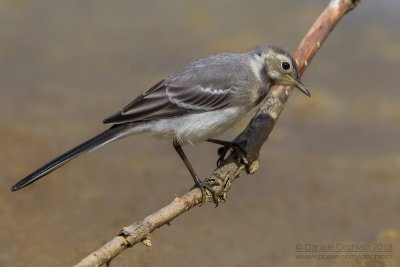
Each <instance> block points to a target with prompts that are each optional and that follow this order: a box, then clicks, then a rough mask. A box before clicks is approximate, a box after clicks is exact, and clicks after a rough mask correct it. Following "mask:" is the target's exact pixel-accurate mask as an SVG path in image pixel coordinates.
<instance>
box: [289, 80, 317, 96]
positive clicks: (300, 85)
mask: <svg viewBox="0 0 400 267" xmlns="http://www.w3.org/2000/svg"><path fill="white" fill-rule="evenodd" d="M287 77H288V78H289V81H290V83H291V84H292V85H293V86H296V87H297V88H298V89H299V90H300V91H301V92H302V93H304V94H305V95H307V96H309V97H311V94H310V91H308V89H307V88H306V87H305V86H304V85H303V83H302V82H301V81H300V79H294V78H293V77H292V76H290V75H287Z"/></svg>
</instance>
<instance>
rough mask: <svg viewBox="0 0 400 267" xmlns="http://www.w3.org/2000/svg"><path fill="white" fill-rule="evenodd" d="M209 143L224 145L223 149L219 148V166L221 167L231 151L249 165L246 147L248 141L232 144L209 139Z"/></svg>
mask: <svg viewBox="0 0 400 267" xmlns="http://www.w3.org/2000/svg"><path fill="white" fill-rule="evenodd" d="M208 142H212V143H216V144H219V145H222V147H220V148H218V156H219V157H218V160H217V166H219V165H220V164H221V163H222V162H223V161H224V160H225V157H226V155H227V154H228V152H229V151H232V152H233V153H234V154H235V156H236V157H237V158H238V159H240V160H241V161H242V163H243V164H245V165H247V164H248V162H249V161H248V158H249V157H248V154H247V151H246V150H245V149H244V147H245V146H246V144H247V140H242V141H240V142H230V141H222V140H216V139H208Z"/></svg>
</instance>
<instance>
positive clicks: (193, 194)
mask: <svg viewBox="0 0 400 267" xmlns="http://www.w3.org/2000/svg"><path fill="white" fill-rule="evenodd" d="M360 1H361V0H331V2H330V3H329V4H328V6H327V7H326V8H325V10H324V11H323V12H322V13H321V15H320V16H319V18H318V19H317V20H316V21H315V23H314V25H313V26H312V27H311V29H310V30H309V32H308V33H307V35H306V36H305V37H304V39H303V40H302V42H301V43H300V45H299V47H298V49H297V51H296V53H295V54H294V58H295V59H296V61H297V62H298V67H299V72H300V74H302V73H304V71H305V70H306V68H307V66H308V64H309V63H310V61H311V60H312V58H313V57H314V55H315V54H316V53H317V51H318V50H319V48H320V47H321V45H322V43H323V42H324V41H325V39H326V38H327V37H328V35H329V33H330V32H331V31H332V30H333V28H334V27H335V26H336V24H337V23H338V22H339V20H340V19H341V18H342V17H343V16H344V15H345V14H346V13H347V12H349V11H350V10H352V9H353V8H354V7H355V6H356V5H357V4H358V3H359V2H360ZM291 93H292V89H291V88H288V87H275V88H272V89H271V91H270V92H269V94H268V96H267V99H266V100H265V102H264V104H263V105H262V106H261V107H260V108H259V110H258V111H257V112H256V114H255V115H254V117H253V119H252V120H251V121H250V123H249V124H248V125H247V127H246V129H245V130H244V131H243V132H241V133H240V134H239V135H238V136H237V137H236V138H235V139H234V141H235V142H242V141H246V140H247V142H245V143H246V145H245V150H246V151H248V153H249V155H248V157H247V158H248V160H249V162H246V164H244V163H243V162H242V161H241V160H238V159H237V158H236V157H235V156H234V154H231V155H229V156H228V158H227V159H226V160H224V161H223V162H222V163H221V164H220V166H218V168H216V169H215V170H214V171H213V173H212V174H211V175H210V176H209V177H208V178H207V180H208V181H209V182H210V183H212V184H214V186H213V189H214V190H215V192H216V193H217V195H219V196H220V199H221V200H222V201H225V199H226V192H227V191H228V190H229V189H230V187H231V185H232V182H233V181H234V180H235V179H236V178H238V177H239V176H240V175H241V174H242V173H243V171H246V172H247V173H249V174H251V173H254V172H255V171H256V170H257V169H258V164H259V163H258V156H259V152H260V149H261V147H262V145H263V143H264V142H265V141H266V140H267V138H268V136H269V134H270V133H271V131H272V129H273V127H274V125H275V123H276V121H277V120H278V118H279V115H280V114H281V112H282V110H283V108H284V106H285V103H286V102H287V99H288V98H289V96H290V94H291ZM201 198H202V195H201V192H200V190H199V189H198V188H195V189H193V190H191V191H190V192H188V193H186V194H185V195H183V196H181V197H176V198H175V199H174V200H173V201H172V202H171V203H170V204H168V205H167V206H165V207H163V208H161V209H160V210H158V211H156V212H155V213H153V214H151V215H149V216H147V217H146V218H144V219H143V220H141V221H136V222H134V223H133V224H132V225H130V226H128V227H125V228H124V229H123V230H122V231H121V232H120V234H119V235H118V236H116V237H114V238H113V239H112V240H111V241H110V242H108V243H107V244H105V245H104V246H102V247H101V248H99V249H98V250H96V251H95V252H93V253H91V254H90V255H88V256H87V257H86V258H84V259H83V260H82V261H81V262H79V263H78V264H77V265H76V266H100V265H103V264H105V263H109V262H110V261H111V259H113V258H114V257H116V256H117V255H118V254H119V253H120V252H122V251H123V250H125V249H126V248H128V247H131V246H133V245H135V244H137V243H138V242H143V243H144V244H145V245H147V246H151V242H150V240H149V234H150V233H151V232H153V231H154V230H156V229H157V228H159V227H161V226H163V225H165V224H170V223H171V222H172V220H174V219H175V218H176V217H178V216H179V215H181V214H182V213H184V212H186V211H188V210H189V209H191V208H193V207H194V206H197V205H199V204H200V202H201ZM207 201H212V197H211V195H207Z"/></svg>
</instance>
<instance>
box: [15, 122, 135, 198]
mask: <svg viewBox="0 0 400 267" xmlns="http://www.w3.org/2000/svg"><path fill="white" fill-rule="evenodd" d="M129 126H130V125H128V124H120V125H114V126H112V127H111V128H110V129H108V130H105V131H104V132H102V133H101V134H99V135H96V136H95V137H93V138H91V139H89V140H87V141H86V142H84V143H82V144H80V145H79V146H77V147H75V148H73V149H71V150H70V151H68V152H65V153H64V154H62V155H61V156H58V157H57V158H55V159H53V160H52V161H50V162H49V163H47V164H46V165H44V166H43V167H41V168H39V169H37V170H36V171H34V172H33V173H31V174H29V175H28V176H27V177H25V178H24V179H22V180H21V181H19V182H18V183H17V184H15V185H14V186H13V187H11V191H16V190H18V189H21V188H23V187H25V186H27V185H29V184H31V183H33V182H35V181H37V180H39V179H40V178H42V177H43V176H45V175H46V174H49V173H50V172H52V171H54V170H56V169H58V168H59V167H61V166H62V165H64V164H65V163H67V162H68V161H70V160H71V159H73V158H76V157H78V156H79V155H82V154H83V153H86V152H89V151H92V150H95V149H96V148H99V147H101V146H103V145H105V144H107V143H109V142H111V141H113V140H115V139H118V138H120V137H122V136H124V132H125V131H126V129H127V128H129Z"/></svg>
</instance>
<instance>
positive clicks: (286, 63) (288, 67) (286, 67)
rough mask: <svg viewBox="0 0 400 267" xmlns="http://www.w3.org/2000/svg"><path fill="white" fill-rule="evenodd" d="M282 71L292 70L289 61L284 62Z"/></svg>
mask: <svg viewBox="0 0 400 267" xmlns="http://www.w3.org/2000/svg"><path fill="white" fill-rule="evenodd" d="M282 69H284V70H288V69H290V63H289V62H287V61H284V62H282Z"/></svg>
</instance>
